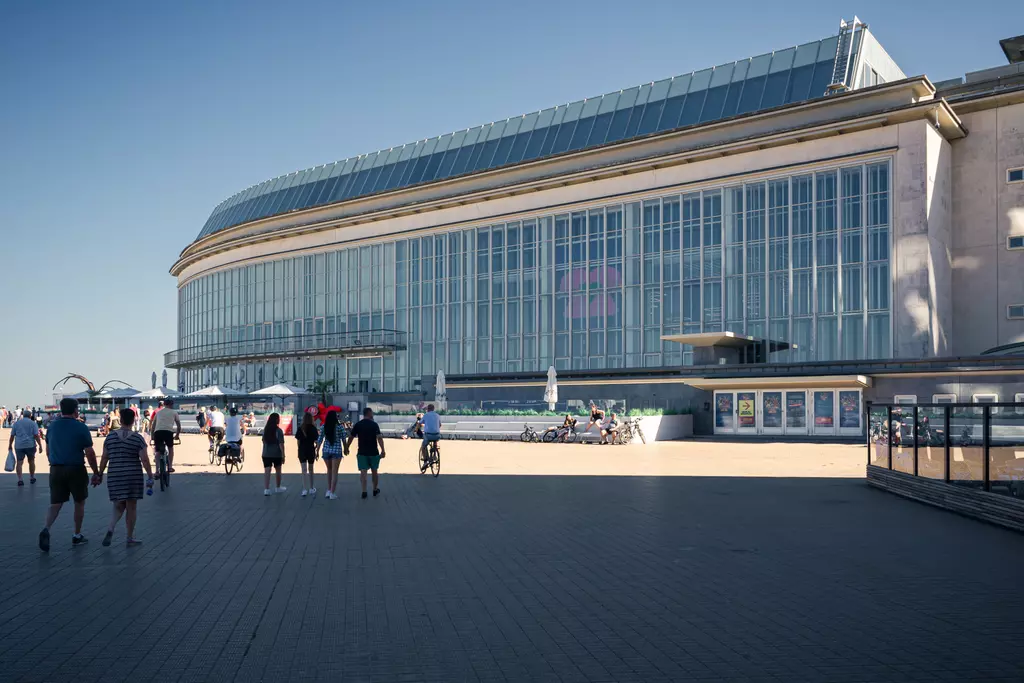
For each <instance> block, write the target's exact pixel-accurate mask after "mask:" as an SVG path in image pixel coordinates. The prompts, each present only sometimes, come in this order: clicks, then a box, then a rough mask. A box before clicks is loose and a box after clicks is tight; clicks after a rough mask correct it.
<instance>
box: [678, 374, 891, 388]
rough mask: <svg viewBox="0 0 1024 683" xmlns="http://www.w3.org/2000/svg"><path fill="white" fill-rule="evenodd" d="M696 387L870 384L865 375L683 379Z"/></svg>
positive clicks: (838, 386)
mask: <svg viewBox="0 0 1024 683" xmlns="http://www.w3.org/2000/svg"><path fill="white" fill-rule="evenodd" d="M683 382H684V383H685V384H688V385H690V386H691V387H696V388H697V389H709V390H711V389H738V390H753V389H810V388H816V387H830V388H833V389H846V388H851V389H863V388H866V387H870V386H871V378H870V377H868V376H866V375H808V376H806V377H694V378H693V379H690V378H685V379H683Z"/></svg>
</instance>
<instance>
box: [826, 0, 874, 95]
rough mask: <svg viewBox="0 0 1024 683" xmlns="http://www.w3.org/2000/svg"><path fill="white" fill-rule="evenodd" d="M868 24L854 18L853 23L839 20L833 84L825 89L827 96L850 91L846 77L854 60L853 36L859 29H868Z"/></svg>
mask: <svg viewBox="0 0 1024 683" xmlns="http://www.w3.org/2000/svg"><path fill="white" fill-rule="evenodd" d="M866 27H867V24H865V23H864V22H863V21H861V20H860V19H858V18H857V17H856V16H854V17H853V21H846V19H840V20H839V42H838V43H837V44H836V59H835V65H834V66H833V68H832V82H831V83H829V84H828V87H827V88H825V94H826V95H835V94H837V93H841V92H846V91H847V90H849V89H850V86H849V84H847V82H846V75H847V74H848V73H849V72H850V60H851V59H853V36H854V33H855V32H856V30H857V29H858V28H861V29H863V28H866Z"/></svg>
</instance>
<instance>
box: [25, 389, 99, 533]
mask: <svg viewBox="0 0 1024 683" xmlns="http://www.w3.org/2000/svg"><path fill="white" fill-rule="evenodd" d="M78 417H79V415H78V401H76V400H75V399H73V398H64V399H61V402H60V419H59V420H56V421H55V422H54V423H53V424H52V425H50V429H48V430H47V432H46V457H47V459H48V460H49V461H50V507H49V509H47V511H46V525H45V526H44V527H43V530H42V531H40V532H39V549H40V550H42V551H43V552H44V553H48V552H50V527H51V526H53V523H54V522H56V521H57V515H59V514H60V510H61V508H62V507H63V506H64V503H66V502H68V499H69V498H74V499H75V535H74V536H72V537H71V545H72V546H80V545H83V544H85V543H88V539H86V537H85V536H83V535H82V521H83V520H84V519H85V499H86V498H88V497H89V473H88V472H87V471H86V469H85V461H86V460H87V459H88V461H89V466H90V467H91V468H92V472H93V475H92V485H93V486H97V485H99V468H98V467H97V465H96V451H94V450H93V448H92V434H91V433H90V432H89V428H88V427H86V426H85V425H84V424H82V423H81V422H80V421H79V420H78Z"/></svg>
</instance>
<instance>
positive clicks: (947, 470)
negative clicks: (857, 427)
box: [866, 403, 1024, 498]
mask: <svg viewBox="0 0 1024 683" xmlns="http://www.w3.org/2000/svg"><path fill="white" fill-rule="evenodd" d="M866 409H867V414H868V443H867V446H868V464H869V465H874V466H876V467H882V468H885V469H889V470H893V471H896V472H902V473H904V474H909V475H912V476H915V477H922V478H926V479H935V480H938V481H944V482H946V483H948V484H950V485H953V486H961V487H966V488H974V489H979V490H984V491H991V492H992V493H999V494H1004V495H1011V496H1015V497H1021V498H1024V403H942V404H917V405H904V404H887V403H868V404H867V405H866Z"/></svg>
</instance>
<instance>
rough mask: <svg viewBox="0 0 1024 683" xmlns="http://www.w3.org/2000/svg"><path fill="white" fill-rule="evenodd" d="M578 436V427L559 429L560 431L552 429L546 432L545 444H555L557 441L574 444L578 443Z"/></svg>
mask: <svg viewBox="0 0 1024 683" xmlns="http://www.w3.org/2000/svg"><path fill="white" fill-rule="evenodd" d="M578 436H579V434H577V433H576V425H573V426H571V427H559V428H558V429H552V430H550V431H547V432H544V443H554V442H555V441H561V442H562V443H572V442H574V441H576V439H577V437H578Z"/></svg>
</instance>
